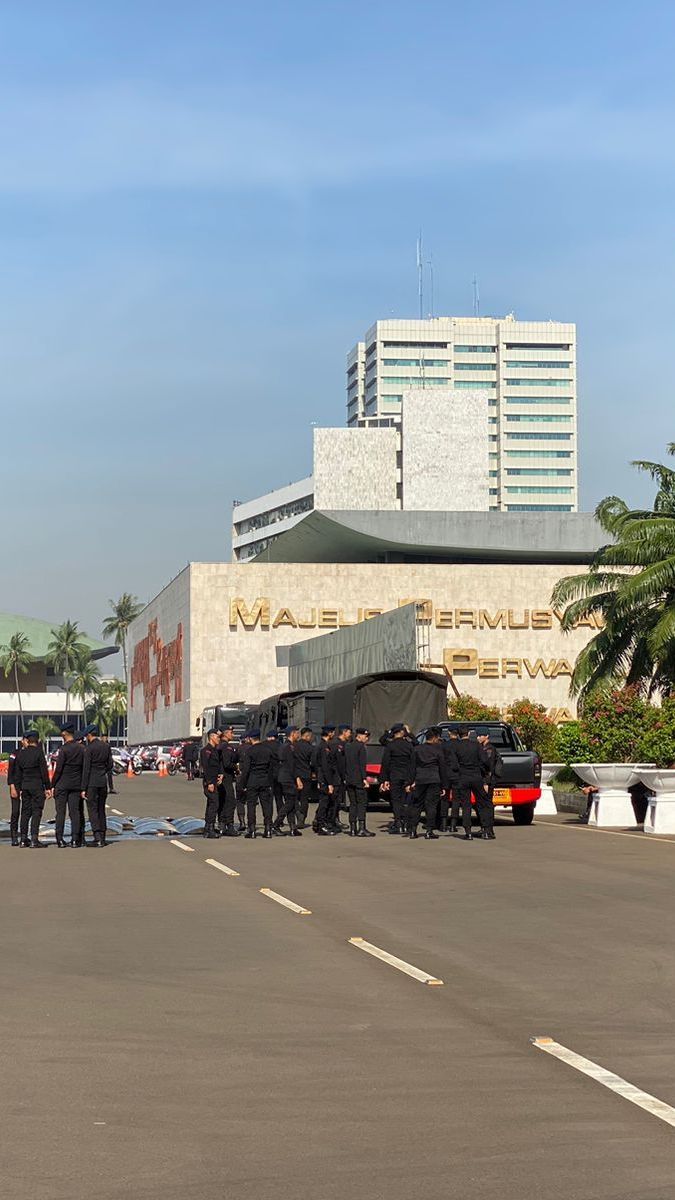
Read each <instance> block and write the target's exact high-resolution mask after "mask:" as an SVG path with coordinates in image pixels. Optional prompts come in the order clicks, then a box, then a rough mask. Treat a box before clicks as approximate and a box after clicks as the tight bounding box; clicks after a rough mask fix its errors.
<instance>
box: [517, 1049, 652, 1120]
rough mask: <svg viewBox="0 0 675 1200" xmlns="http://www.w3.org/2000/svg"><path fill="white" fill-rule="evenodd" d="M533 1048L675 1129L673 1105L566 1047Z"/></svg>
mask: <svg viewBox="0 0 675 1200" xmlns="http://www.w3.org/2000/svg"><path fill="white" fill-rule="evenodd" d="M532 1044H533V1046H536V1048H537V1050H544V1051H545V1052H546V1053H547V1054H552V1055H553V1056H554V1058H559V1059H560V1061H561V1062H564V1063H567V1065H568V1066H569V1067H574V1069H575V1071H581V1073H582V1075H588V1076H589V1077H590V1078H591V1079H595V1080H596V1082H597V1083H601V1084H602V1086H603V1087H606V1088H609V1090H610V1091H611V1092H616V1094H617V1095H618V1096H623V1098H624V1100H630V1102H631V1104H636V1105H637V1106H638V1108H644V1110H645V1112H648V1113H649V1114H650V1115H651V1116H652V1117H658V1119H659V1121H665V1123H666V1125H672V1126H673V1127H675V1108H671V1106H670V1104H665V1103H664V1101H663V1100H658V1099H657V1097H656V1096H650V1094H649V1092H643V1091H641V1089H640V1088H638V1087H635V1085H634V1084H632V1083H629V1082H628V1080H627V1079H622V1078H621V1076H620V1075H615V1074H614V1072H613V1071H606V1070H605V1068H604V1067H600V1066H598V1064H597V1063H594V1062H591V1060H590V1058H583V1057H582V1056H581V1054H575V1053H574V1051H573V1050H568V1049H567V1047H566V1046H561V1045H560V1043H559V1042H554V1041H553V1039H552V1038H547V1037H541V1038H532Z"/></svg>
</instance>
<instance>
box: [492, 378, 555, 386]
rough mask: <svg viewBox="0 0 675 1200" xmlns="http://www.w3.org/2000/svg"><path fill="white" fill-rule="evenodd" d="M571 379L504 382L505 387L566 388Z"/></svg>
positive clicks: (512, 380) (511, 380)
mask: <svg viewBox="0 0 675 1200" xmlns="http://www.w3.org/2000/svg"><path fill="white" fill-rule="evenodd" d="M571 382H572V380H571V379H511V378H508V379H506V380H505V383H506V386H507V387H529V388H531V387H566V388H568V387H569V386H570V384H571Z"/></svg>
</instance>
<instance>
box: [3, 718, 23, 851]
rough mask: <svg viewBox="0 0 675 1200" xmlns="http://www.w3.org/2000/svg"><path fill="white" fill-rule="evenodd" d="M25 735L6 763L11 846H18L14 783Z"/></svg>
mask: <svg viewBox="0 0 675 1200" xmlns="http://www.w3.org/2000/svg"><path fill="white" fill-rule="evenodd" d="M27 745H28V742H27V741H26V735H25V734H24V735H23V736H22V738H21V741H20V742H19V744H18V746H17V748H16V750H13V751H12V753H11V754H10V756H9V762H8V763H7V783H8V784H9V799H10V802H11V812H10V818H9V832H10V836H11V838H12V845H13V846H20V845H21V841H20V839H19V813H20V812H21V792H20V791H19V788H18V787H17V784H16V756H17V754H18V753H19V751H20V750H23V748H24V746H27Z"/></svg>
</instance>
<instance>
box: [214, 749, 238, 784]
mask: <svg viewBox="0 0 675 1200" xmlns="http://www.w3.org/2000/svg"><path fill="white" fill-rule="evenodd" d="M218 754H219V757H220V773H221V775H230V776H233V775H234V774H235V771H236V770H237V764H238V762H239V747H238V746H235V745H234V743H233V742H221V743H220V746H219V747H218Z"/></svg>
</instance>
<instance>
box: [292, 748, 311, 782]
mask: <svg viewBox="0 0 675 1200" xmlns="http://www.w3.org/2000/svg"><path fill="white" fill-rule="evenodd" d="M293 753H294V755H295V773H296V776H297V778H298V779H302V781H303V783H309V782H310V781H311V778H312V759H313V757H314V744H313V743H312V742H306V741H305V739H304V738H300V741H299V742H296V743H295V745H294V747H293Z"/></svg>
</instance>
